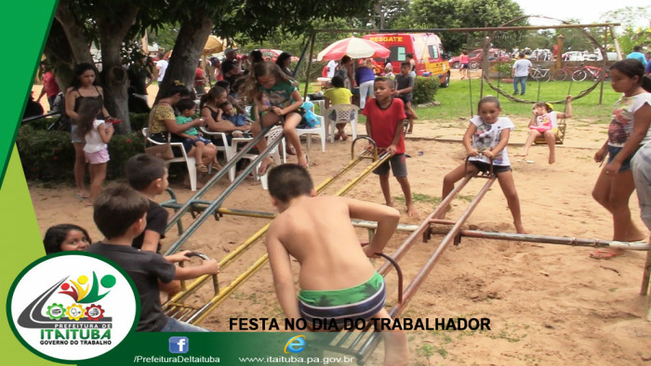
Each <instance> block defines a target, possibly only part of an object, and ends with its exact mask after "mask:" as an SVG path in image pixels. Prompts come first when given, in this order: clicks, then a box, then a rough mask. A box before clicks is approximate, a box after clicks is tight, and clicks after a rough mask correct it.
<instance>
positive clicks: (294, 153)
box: [285, 145, 296, 155]
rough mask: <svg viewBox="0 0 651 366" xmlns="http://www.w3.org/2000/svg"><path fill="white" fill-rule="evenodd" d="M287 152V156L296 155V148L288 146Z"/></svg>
mask: <svg viewBox="0 0 651 366" xmlns="http://www.w3.org/2000/svg"><path fill="white" fill-rule="evenodd" d="M285 150H286V152H287V155H296V149H294V146H291V145H290V146H287V148H286V149H285Z"/></svg>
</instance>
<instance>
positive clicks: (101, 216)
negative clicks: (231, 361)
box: [87, 185, 219, 332]
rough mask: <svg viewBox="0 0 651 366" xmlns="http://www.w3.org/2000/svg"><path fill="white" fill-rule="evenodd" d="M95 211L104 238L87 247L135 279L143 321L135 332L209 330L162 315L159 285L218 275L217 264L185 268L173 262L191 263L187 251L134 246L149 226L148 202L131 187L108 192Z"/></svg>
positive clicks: (111, 188) (210, 263) (206, 262)
mask: <svg viewBox="0 0 651 366" xmlns="http://www.w3.org/2000/svg"><path fill="white" fill-rule="evenodd" d="M93 209H94V212H93V220H94V221H95V225H97V228H98V229H99V231H100V232H101V233H102V234H103V235H104V239H103V240H102V241H101V242H99V243H95V244H93V245H91V246H90V247H88V249H87V251H88V252H90V253H95V254H99V255H101V256H104V257H106V258H107V259H110V260H112V261H113V262H115V263H116V264H117V265H119V266H120V267H122V268H123V269H124V270H125V271H126V272H127V273H128V274H129V275H130V276H131V278H132V279H133V282H134V283H135V284H136V287H137V289H138V294H139V296H140V319H139V321H138V327H137V328H136V331H139V332H200V331H206V330H205V329H203V328H200V327H197V326H194V325H190V324H187V323H183V322H180V321H178V320H175V319H172V318H168V317H167V316H166V315H165V314H163V312H162V307H161V302H160V294H159V288H158V286H159V285H158V283H159V281H160V282H162V283H169V282H171V281H172V280H174V279H177V280H185V279H191V278H196V277H199V276H201V275H203V274H217V272H219V266H218V265H217V261H215V260H210V261H204V262H203V263H202V264H201V265H198V266H193V267H187V268H183V267H177V266H175V265H174V263H176V262H183V261H186V260H189V258H188V257H187V256H186V254H187V253H188V252H187V251H184V252H180V253H176V254H174V255H171V256H167V257H163V256H161V255H160V254H157V253H154V252H150V251H144V250H138V249H136V248H134V247H132V246H131V243H132V242H133V239H134V238H135V237H137V236H138V235H140V234H142V232H143V231H144V230H145V227H146V226H147V210H148V209H149V201H148V200H147V198H145V197H144V196H143V195H142V194H140V193H138V192H137V191H135V190H133V189H132V188H130V187H127V186H124V185H120V186H114V187H110V188H107V189H105V190H104V191H102V193H100V194H99V195H98V196H97V198H96V199H95V201H94V203H93Z"/></svg>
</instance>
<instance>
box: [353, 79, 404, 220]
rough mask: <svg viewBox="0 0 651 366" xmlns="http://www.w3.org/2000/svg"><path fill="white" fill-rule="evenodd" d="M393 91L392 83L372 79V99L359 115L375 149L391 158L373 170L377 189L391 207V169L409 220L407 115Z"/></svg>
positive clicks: (386, 80)
mask: <svg viewBox="0 0 651 366" xmlns="http://www.w3.org/2000/svg"><path fill="white" fill-rule="evenodd" d="M394 89H395V85H394V83H393V80H391V79H388V78H384V77H379V78H376V79H375V84H374V85H373V90H374V92H375V98H374V99H369V100H368V102H367V103H366V107H365V108H364V110H363V111H362V114H363V115H365V116H366V134H367V135H368V136H370V137H371V138H372V139H373V140H374V141H375V143H376V144H377V147H378V148H380V149H384V150H387V151H389V153H391V155H392V156H391V158H390V159H389V160H388V161H386V162H384V163H383V164H382V165H380V166H379V167H378V168H377V169H375V170H374V171H373V173H375V174H377V175H379V176H380V187H382V194H383V195H384V199H385V201H386V205H387V206H390V207H393V202H392V200H391V192H390V188H389V167H391V170H392V171H393V175H394V176H395V177H396V179H397V180H398V183H400V187H401V188H402V192H403V193H404V195H405V202H406V204H407V214H408V215H409V216H410V217H411V216H414V214H415V211H414V205H413V202H412V200H411V187H410V185H409V180H407V162H406V160H405V158H406V155H405V140H404V130H405V126H404V120H405V119H406V118H407V115H406V114H405V105H404V103H403V102H402V100H400V99H398V98H393V96H392V95H393V92H394Z"/></svg>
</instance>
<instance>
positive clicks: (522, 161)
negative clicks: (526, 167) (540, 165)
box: [518, 158, 535, 164]
mask: <svg viewBox="0 0 651 366" xmlns="http://www.w3.org/2000/svg"><path fill="white" fill-rule="evenodd" d="M518 161H519V162H520V163H527V164H533V163H535V161H534V160H527V159H525V158H522V159H520V160H518Z"/></svg>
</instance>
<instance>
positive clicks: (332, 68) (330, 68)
mask: <svg viewBox="0 0 651 366" xmlns="http://www.w3.org/2000/svg"><path fill="white" fill-rule="evenodd" d="M336 68H337V61H335V60H330V61H329V62H328V77H329V78H331V77H333V76H335V69H336Z"/></svg>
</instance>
